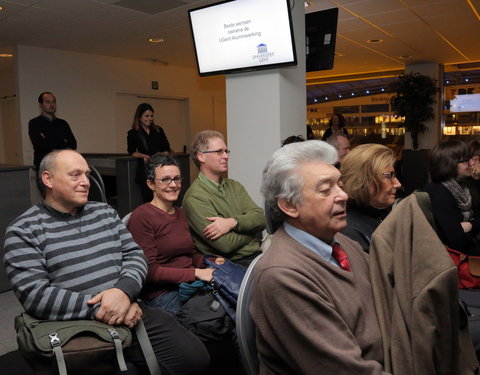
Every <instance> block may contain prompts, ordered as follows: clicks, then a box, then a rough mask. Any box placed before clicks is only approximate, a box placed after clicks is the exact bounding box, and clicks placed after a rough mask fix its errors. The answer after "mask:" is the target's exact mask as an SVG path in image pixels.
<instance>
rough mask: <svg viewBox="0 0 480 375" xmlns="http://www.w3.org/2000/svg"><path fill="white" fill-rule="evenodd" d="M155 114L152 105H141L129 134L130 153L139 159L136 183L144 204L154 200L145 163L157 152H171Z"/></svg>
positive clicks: (128, 147) (128, 145) (128, 148)
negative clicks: (154, 117) (155, 121)
mask: <svg viewBox="0 0 480 375" xmlns="http://www.w3.org/2000/svg"><path fill="white" fill-rule="evenodd" d="M153 114H154V110H153V108H152V106H151V105H150V104H148V103H142V104H140V105H139V106H138V107H137V110H136V111H135V116H134V117H133V124H132V129H130V130H129V131H128V134H127V150H128V153H129V155H131V156H133V157H134V158H138V167H137V174H136V176H135V182H136V183H137V184H138V185H140V189H141V192H142V198H143V201H144V202H150V201H151V200H152V191H151V190H150V189H149V188H148V187H147V184H146V175H145V163H146V162H147V161H148V159H149V158H150V156H152V155H153V154H156V153H157V152H165V153H170V152H171V150H170V143H168V139H167V136H166V135H165V132H164V131H163V129H162V128H161V127H160V126H158V125H155V123H154V119H153Z"/></svg>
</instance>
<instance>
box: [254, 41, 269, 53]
mask: <svg viewBox="0 0 480 375" xmlns="http://www.w3.org/2000/svg"><path fill="white" fill-rule="evenodd" d="M257 51H258V52H257V53H258V54H260V53H268V50H267V45H266V44H264V43H261V44H259V45H258V46H257Z"/></svg>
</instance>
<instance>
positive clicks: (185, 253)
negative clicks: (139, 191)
mask: <svg viewBox="0 0 480 375" xmlns="http://www.w3.org/2000/svg"><path fill="white" fill-rule="evenodd" d="M127 227H128V230H129V231H130V232H131V233H132V236H133V239H134V240H135V242H136V243H137V244H138V245H139V246H140V247H141V248H142V249H143V252H144V253H145V256H146V257H147V259H148V274H147V281H146V283H145V285H144V287H143V291H142V293H141V298H143V299H146V300H152V299H154V298H155V297H157V296H159V295H160V294H163V293H165V292H167V291H170V290H174V289H176V288H177V287H178V284H179V283H181V282H189V281H194V280H195V268H200V267H202V268H203V266H202V263H203V254H200V253H199V252H197V250H196V249H195V247H194V245H193V241H192V236H191V235H190V228H189V226H188V220H187V217H186V216H185V213H184V212H183V210H182V209H181V208H177V209H176V211H175V213H174V214H171V215H169V214H167V213H165V212H164V211H162V210H161V209H159V208H157V207H155V206H153V205H152V204H150V203H145V204H143V205H142V206H140V207H138V208H137V209H136V210H135V211H133V213H132V216H131V217H130V220H129V221H128V225H127Z"/></svg>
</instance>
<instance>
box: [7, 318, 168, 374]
mask: <svg viewBox="0 0 480 375" xmlns="http://www.w3.org/2000/svg"><path fill="white" fill-rule="evenodd" d="M15 330H16V331H17V342H18V348H19V350H20V352H21V353H22V355H23V356H24V357H25V359H26V360H27V362H28V363H29V364H30V365H31V366H32V367H33V369H34V370H35V372H36V373H37V374H51V373H52V368H53V367H54V366H55V362H56V366H57V367H58V373H59V375H67V368H68V373H70V374H76V373H78V374H80V373H82V374H85V373H88V374H105V373H110V372H115V371H118V370H120V371H121V372H125V371H127V365H126V363H125V359H124V356H123V349H124V348H127V347H128V346H130V344H131V342H132V334H131V332H130V329H129V328H128V327H126V326H110V325H107V324H103V323H100V322H98V321H96V320H65V321H50V320H40V319H36V318H34V317H32V316H31V315H29V314H27V313H25V312H24V313H22V314H21V315H19V316H17V317H16V318H15ZM135 330H136V333H137V337H138V340H139V341H140V346H141V348H142V351H144V354H145V358H146V359H147V365H148V367H149V369H150V372H151V374H160V372H159V371H160V369H159V366H158V362H157V361H156V358H155V356H154V355H153V361H154V362H155V363H153V364H152V363H151V360H152V355H151V353H153V349H152V347H151V344H150V340H149V339H148V336H147V333H146V331H145V326H144V325H143V322H142V320H140V321H139V323H138V324H137V326H136V327H135ZM142 331H143V333H144V335H143V333H142ZM142 336H143V337H144V338H143V342H142ZM145 337H146V339H145ZM145 340H147V343H145V342H144V341H145ZM144 345H147V346H149V349H150V350H151V353H145V349H144ZM147 350H148V349H147ZM148 358H150V361H149V360H148ZM155 365H156V366H155ZM152 366H153V367H155V370H153V371H154V372H152V368H151V367H152Z"/></svg>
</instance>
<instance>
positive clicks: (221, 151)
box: [200, 149, 230, 156]
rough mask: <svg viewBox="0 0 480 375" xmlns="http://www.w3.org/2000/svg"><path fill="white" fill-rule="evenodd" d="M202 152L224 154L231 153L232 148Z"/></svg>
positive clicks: (204, 152) (203, 152)
mask: <svg viewBox="0 0 480 375" xmlns="http://www.w3.org/2000/svg"><path fill="white" fill-rule="evenodd" d="M200 152H201V153H202V154H217V155H218V156H222V155H223V153H225V154H227V155H228V154H230V150H228V149H225V150H223V149H220V150H209V151H200Z"/></svg>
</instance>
